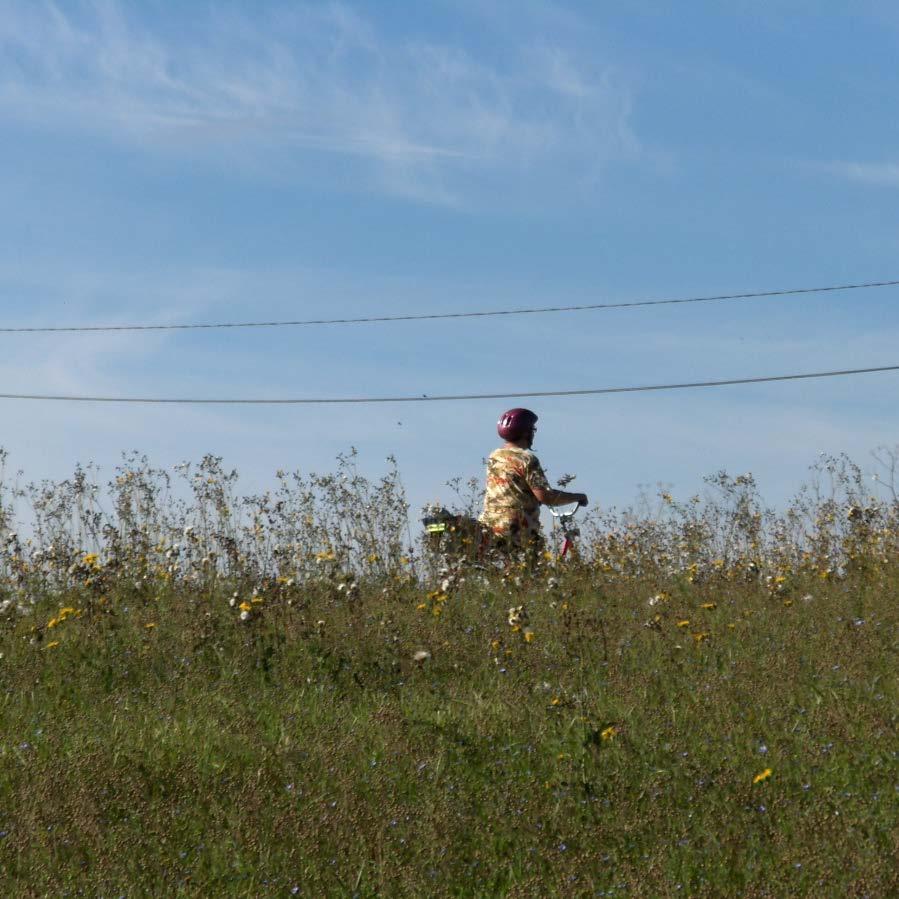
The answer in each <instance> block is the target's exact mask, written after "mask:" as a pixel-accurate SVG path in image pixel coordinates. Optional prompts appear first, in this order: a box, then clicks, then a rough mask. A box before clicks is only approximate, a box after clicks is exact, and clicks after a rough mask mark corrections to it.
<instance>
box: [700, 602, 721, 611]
mask: <svg viewBox="0 0 899 899" xmlns="http://www.w3.org/2000/svg"><path fill="white" fill-rule="evenodd" d="M699 608H700V609H708V610H709V611H712V610H713V609H717V608H718V603H716V602H704V603H703V604H702V605H701V606H700V607H699Z"/></svg>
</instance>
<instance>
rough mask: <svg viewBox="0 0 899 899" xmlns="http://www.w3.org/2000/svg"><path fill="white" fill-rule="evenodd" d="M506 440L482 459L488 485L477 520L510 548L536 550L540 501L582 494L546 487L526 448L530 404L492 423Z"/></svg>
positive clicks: (583, 497)
mask: <svg viewBox="0 0 899 899" xmlns="http://www.w3.org/2000/svg"><path fill="white" fill-rule="evenodd" d="M496 431H497V433H498V434H499V436H500V437H501V438H502V439H503V440H505V443H504V444H503V445H502V446H501V447H499V449H495V450H494V451H493V452H492V453H491V454H490V456H489V457H488V459H487V485H486V492H485V494H484V511H483V512H482V513H481V517H480V522H481V524H483V525H484V526H485V527H486V528H487V529H488V530H489V531H490V532H492V533H493V535H494V536H495V538H496V539H497V542H498V543H499V544H500V545H501V546H502V545H505V546H506V547H507V548H509V549H530V550H538V549H539V548H540V547H541V546H542V543H543V535H542V533H541V530H540V506H541V505H545V506H564V505H566V504H567V503H577V504H578V505H580V506H586V505H587V494H586V493H569V492H567V491H565V490H556V489H554V488H552V487H550V486H549V482H548V481H547V480H546V475H545V474H544V473H543V468H542V467H541V465H540V461H539V460H538V459H537V457H536V456H535V455H534V453H532V452H531V446H532V445H533V443H534V434H535V433H536V432H537V416H536V414H535V413H533V412H531V410H530V409H509V410H508V411H507V412H503V414H502V415H501V416H500V417H499V421H498V422H497V425H496Z"/></svg>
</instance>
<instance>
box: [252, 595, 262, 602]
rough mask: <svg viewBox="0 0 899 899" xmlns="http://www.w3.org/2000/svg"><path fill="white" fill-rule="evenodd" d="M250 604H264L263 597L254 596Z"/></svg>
mask: <svg viewBox="0 0 899 899" xmlns="http://www.w3.org/2000/svg"><path fill="white" fill-rule="evenodd" d="M250 602H252V603H260V602H262V597H261V596H256V595H254V596H252V597H251V598H250Z"/></svg>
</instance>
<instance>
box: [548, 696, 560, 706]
mask: <svg viewBox="0 0 899 899" xmlns="http://www.w3.org/2000/svg"><path fill="white" fill-rule="evenodd" d="M549 704H550V705H562V700H561V698H560V697H558V696H553V698H552V699H551V700H550V701H549Z"/></svg>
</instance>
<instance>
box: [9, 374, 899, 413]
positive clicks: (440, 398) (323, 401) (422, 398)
mask: <svg viewBox="0 0 899 899" xmlns="http://www.w3.org/2000/svg"><path fill="white" fill-rule="evenodd" d="M886 371H899V365H881V366H877V367H875V368H846V369H841V370H839V371H818V372H808V373H805V374H793V375H766V376H764V377H759V378H727V379H724V380H717V381H686V382H683V383H680V384H648V385H638V386H633V387H591V388H585V389H580V390H528V391H522V392H517V393H458V394H440V395H435V396H431V395H429V394H426V393H422V394H419V395H418V396H366V397H320V398H300V399H290V398H288V399H255V398H247V399H240V398H229V399H215V398H187V397H174V398H172V397H137V396H65V395H53V394H39V393H0V399H3V400H52V401H56V402H77V403H148V404H149V403H166V404H185V405H186V404H203V405H246V406H262V405H265V406H302V405H309V406H311V405H319V406H323V405H337V404H347V403H354V404H357V405H362V404H369V403H435V402H446V401H451V400H506V399H522V398H526V397H552V396H595V395H599V394H607V393H643V392H648V391H652V390H685V389H687V388H694V387H725V386H727V385H731V384H763V383H769V382H772V381H800V380H806V379H811V378H837V377H842V376H845V375H863V374H872V373H874V372H886Z"/></svg>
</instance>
